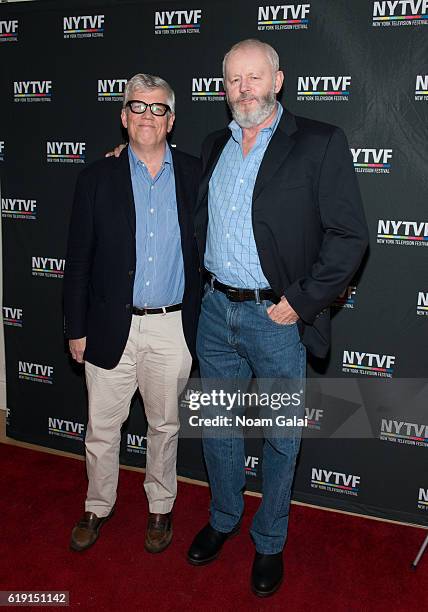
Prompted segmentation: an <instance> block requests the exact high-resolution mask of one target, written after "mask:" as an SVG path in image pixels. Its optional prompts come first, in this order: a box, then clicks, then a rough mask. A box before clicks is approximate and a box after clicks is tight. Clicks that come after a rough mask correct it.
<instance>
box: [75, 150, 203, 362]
mask: <svg viewBox="0 0 428 612" xmlns="http://www.w3.org/2000/svg"><path fill="white" fill-rule="evenodd" d="M172 158H173V165H174V176H175V188H176V197H177V207H178V220H179V224H180V232H181V247H182V252H183V262H184V276H185V288H184V296H183V310H182V321H183V331H184V336H185V338H186V342H187V345H188V347H189V350H190V352H191V354H192V356H195V337H196V324H197V317H198V314H199V300H200V272H199V260H198V253H197V246H196V241H195V237H194V227H193V213H194V205H195V202H196V196H197V190H198V184H199V179H200V162H199V160H198V159H197V158H196V157H192V156H191V155H187V154H186V153H182V152H181V151H177V150H175V149H172ZM135 266H136V247H135V206H134V197H133V192H132V182H131V173H130V168H129V159H128V150H127V148H125V149H124V150H123V151H122V153H121V155H120V157H118V158H115V157H109V158H105V159H102V160H99V161H97V162H95V163H93V164H91V165H90V166H88V167H87V168H86V169H85V170H83V172H81V174H80V175H79V178H78V181H77V185H76V191H75V196H74V204H73V211H72V215H71V222H70V229H69V238H68V250H67V256H66V266H65V275H64V314H65V334H66V337H67V338H83V337H84V336H86V351H85V359H87V360H88V361H90V362H91V363H93V364H95V365H97V366H100V367H102V368H105V369H111V368H113V367H115V366H116V365H117V363H118V362H119V360H120V358H121V356H122V353H123V351H124V348H125V344H126V341H127V339H128V335H129V329H130V326H131V318H132V305H133V304H132V302H133V287H134V277H135Z"/></svg>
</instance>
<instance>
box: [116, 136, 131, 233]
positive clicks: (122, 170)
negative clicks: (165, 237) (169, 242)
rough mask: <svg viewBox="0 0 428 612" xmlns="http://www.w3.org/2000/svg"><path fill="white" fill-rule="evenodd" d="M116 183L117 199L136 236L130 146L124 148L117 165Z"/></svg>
mask: <svg viewBox="0 0 428 612" xmlns="http://www.w3.org/2000/svg"><path fill="white" fill-rule="evenodd" d="M113 174H114V184H115V188H116V201H117V202H118V203H119V206H121V207H122V210H123V212H124V214H125V217H126V219H127V221H128V223H129V227H130V229H131V232H132V235H133V236H135V204H134V194H133V191H132V181H131V170H130V167H129V157H128V147H125V149H123V151H122V153H121V154H120V157H119V159H118V160H117V165H116V167H115V172H114V173H113Z"/></svg>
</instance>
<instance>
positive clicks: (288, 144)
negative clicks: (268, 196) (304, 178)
mask: <svg viewBox="0 0 428 612" xmlns="http://www.w3.org/2000/svg"><path fill="white" fill-rule="evenodd" d="M296 131H297V125H296V119H295V117H294V115H293V114H292V113H290V112H288V111H286V110H284V113H283V115H282V117H281V120H280V122H279V124H278V127H277V128H276V130H275V132H274V134H273V136H272V139H271V141H270V143H269V145H268V147H267V149H266V152H265V154H264V156H263V160H262V163H261V164H260V168H259V172H258V174H257V179H256V184H255V186H254V192H253V202H254V201H255V200H256V199H257V198H258V197H259V195H260V193H261V192H262V191H263V189H264V188H265V186H266V185H267V184H269V181H270V180H271V178H272V177H273V176H274V174H275V173H276V172H277V170H278V169H279V167H280V166H281V165H282V164H283V163H284V161H285V160H286V158H287V156H288V155H289V153H290V151H291V149H292V148H293V146H294V143H295V141H294V138H293V137H292V135H293V134H294V133H295V132H296Z"/></svg>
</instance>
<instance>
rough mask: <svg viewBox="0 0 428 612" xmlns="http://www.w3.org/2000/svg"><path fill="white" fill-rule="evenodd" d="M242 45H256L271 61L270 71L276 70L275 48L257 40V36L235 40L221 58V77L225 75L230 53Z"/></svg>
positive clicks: (276, 55) (277, 61)
mask: <svg viewBox="0 0 428 612" xmlns="http://www.w3.org/2000/svg"><path fill="white" fill-rule="evenodd" d="M243 47H258V48H259V49H260V50H261V51H263V52H264V53H265V54H266V57H267V58H268V60H269V62H270V63H271V66H272V71H273V72H277V71H278V70H279V55H278V53H277V52H276V51H275V49H274V48H273V47H271V46H270V45H268V44H267V43H264V42H262V41H261V40H257V38H247V39H246V40H241V41H240V42H237V43H236V44H235V45H233V47H231V48H230V49H229V51H228V52H227V53H226V55H225V56H224V58H223V77H225V76H226V62H227V60H228V58H229V56H230V54H231V53H233V52H234V51H238V50H239V49H242V48H243Z"/></svg>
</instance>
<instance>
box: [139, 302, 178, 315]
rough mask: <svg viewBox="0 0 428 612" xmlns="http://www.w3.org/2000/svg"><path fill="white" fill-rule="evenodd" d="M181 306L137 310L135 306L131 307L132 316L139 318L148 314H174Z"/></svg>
mask: <svg viewBox="0 0 428 612" xmlns="http://www.w3.org/2000/svg"><path fill="white" fill-rule="evenodd" d="M181 306H182V305H181V304H174V305H173V306H165V308H137V306H133V307H132V314H134V315H138V316H140V317H142V316H144V315H149V314H162V313H164V312H176V311H177V310H181Z"/></svg>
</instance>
